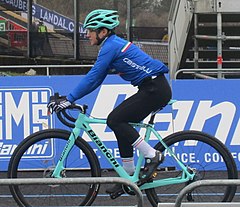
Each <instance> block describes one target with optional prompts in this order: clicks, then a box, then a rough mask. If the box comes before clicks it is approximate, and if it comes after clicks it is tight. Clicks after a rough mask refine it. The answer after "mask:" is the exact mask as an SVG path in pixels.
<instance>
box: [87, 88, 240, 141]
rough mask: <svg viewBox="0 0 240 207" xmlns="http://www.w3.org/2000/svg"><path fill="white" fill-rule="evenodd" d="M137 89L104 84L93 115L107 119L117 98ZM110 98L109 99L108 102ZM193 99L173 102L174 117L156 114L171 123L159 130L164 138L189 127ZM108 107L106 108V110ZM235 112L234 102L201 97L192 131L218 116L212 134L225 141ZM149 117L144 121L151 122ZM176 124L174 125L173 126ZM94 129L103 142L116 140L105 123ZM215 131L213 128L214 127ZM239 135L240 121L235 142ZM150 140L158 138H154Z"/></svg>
mask: <svg viewBox="0 0 240 207" xmlns="http://www.w3.org/2000/svg"><path fill="white" fill-rule="evenodd" d="M136 90H137V89H136V88H134V87H132V86H131V85H130V84H129V85H128V84H126V85H125V84H124V85H123V84H121V85H117V84H111V85H107V84H106V85H102V87H101V89H100V91H99V94H98V96H97V99H96V102H95V103H94V106H93V109H92V115H93V116H95V117H102V118H106V117H107V116H108V114H109V113H110V112H111V110H112V109H114V108H115V106H116V102H117V100H118V98H119V97H120V96H121V95H123V96H125V97H124V99H126V98H127V97H129V96H131V95H132V94H133V93H135V92H136ZM106 100H107V102H106ZM193 104H194V100H188V101H177V102H176V103H174V104H173V105H172V109H173V110H174V111H176V113H175V117H174V120H172V113H171V112H168V113H164V112H160V113H158V114H157V115H156V117H155V123H160V124H161V123H169V125H168V128H167V129H165V130H163V131H159V133H160V134H161V135H162V137H165V136H167V135H169V134H171V133H173V131H175V132H177V131H182V130H184V129H186V125H187V123H188V122H189V117H190V114H192V113H194V112H193V110H195V109H193ZM106 109H107V110H106ZM235 114H236V107H235V105H234V104H233V103H231V102H226V101H224V102H221V103H218V104H215V105H213V101H212V100H202V101H199V104H198V106H197V109H196V113H195V114H194V115H193V118H192V123H191V126H190V127H188V129H190V130H198V131H202V130H203V127H204V126H205V125H206V122H207V121H208V120H210V119H211V118H214V117H217V116H219V117H220V118H219V119H218V120H219V123H218V125H217V129H216V133H215V134H212V135H213V136H216V137H217V138H218V139H219V140H221V141H222V142H223V143H226V140H227V137H228V136H229V132H230V129H231V127H232V125H233V118H234V116H235ZM148 120H149V117H147V118H146V119H145V120H144V121H148ZM173 125H174V127H173ZM91 126H92V127H93V129H94V131H95V132H96V133H97V135H98V136H99V137H101V138H102V140H103V141H113V140H116V139H115V136H114V134H113V133H112V132H111V130H110V129H109V130H106V126H105V125H102V124H92V125H91ZM213 131H214V130H213ZM144 132H145V130H140V134H141V136H143V135H144ZM239 134H240V121H238V124H237V127H236V128H235V129H234V137H233V139H232V140H231V144H232V145H240V139H239V138H238V135H239ZM83 137H84V139H86V140H88V141H89V138H88V137H87V135H86V134H84V135H83ZM151 139H156V138H155V137H151ZM196 145H197V142H186V143H185V146H196Z"/></svg>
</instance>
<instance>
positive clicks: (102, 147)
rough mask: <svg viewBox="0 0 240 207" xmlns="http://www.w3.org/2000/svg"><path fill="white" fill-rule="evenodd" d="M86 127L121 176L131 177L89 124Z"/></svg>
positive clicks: (86, 130)
mask: <svg viewBox="0 0 240 207" xmlns="http://www.w3.org/2000/svg"><path fill="white" fill-rule="evenodd" d="M85 126H86V128H85V129H84V131H85V132H86V133H87V134H88V136H89V137H90V139H91V140H92V141H93V142H94V143H95V145H96V146H97V147H98V149H99V150H100V151H101V153H102V154H103V155H104V156H105V157H106V159H107V160H108V162H109V163H110V164H111V165H112V167H113V168H114V169H115V170H116V172H117V173H118V174H119V176H120V177H124V178H130V176H129V175H128V174H127V172H126V171H125V170H124V169H123V167H122V166H121V165H120V164H119V162H118V161H117V160H116V159H115V158H114V157H113V155H112V153H111V152H110V151H109V150H108V148H107V147H106V146H105V144H104V143H103V142H102V141H101V139H100V138H99V137H98V136H97V135H96V134H95V132H94V131H93V130H92V129H91V127H90V126H89V125H85Z"/></svg>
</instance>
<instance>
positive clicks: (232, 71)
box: [174, 68, 240, 80]
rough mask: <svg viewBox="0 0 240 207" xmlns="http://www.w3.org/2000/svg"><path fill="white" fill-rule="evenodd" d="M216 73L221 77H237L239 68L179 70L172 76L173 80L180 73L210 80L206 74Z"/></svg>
mask: <svg viewBox="0 0 240 207" xmlns="http://www.w3.org/2000/svg"><path fill="white" fill-rule="evenodd" d="M218 72H221V73H222V74H223V75H224V74H232V75H234V74H235V75H236V74H237V75H239V72H240V68H222V69H218V68H199V69H185V68H184V69H179V70H178V71H176V73H175V75H174V79H175V80H176V79H177V76H178V75H179V74H180V73H183V74H184V73H185V74H187V73H188V74H199V73H201V74H200V75H202V76H204V75H205V77H202V78H209V79H212V77H210V76H207V74H216V75H217V74H218ZM223 77H224V76H223Z"/></svg>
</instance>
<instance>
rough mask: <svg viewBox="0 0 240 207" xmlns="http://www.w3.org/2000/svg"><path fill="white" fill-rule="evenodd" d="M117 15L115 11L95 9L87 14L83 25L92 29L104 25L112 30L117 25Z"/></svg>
mask: <svg viewBox="0 0 240 207" xmlns="http://www.w3.org/2000/svg"><path fill="white" fill-rule="evenodd" d="M118 17H119V15H118V12H117V11H114V10H105V9H97V10H94V11H92V12H90V13H89V14H88V15H87V17H86V19H85V21H84V24H83V27H84V28H86V29H93V30H96V29H98V28H101V27H105V28H107V29H109V30H112V29H114V28H115V27H117V26H118V25H119V20H118Z"/></svg>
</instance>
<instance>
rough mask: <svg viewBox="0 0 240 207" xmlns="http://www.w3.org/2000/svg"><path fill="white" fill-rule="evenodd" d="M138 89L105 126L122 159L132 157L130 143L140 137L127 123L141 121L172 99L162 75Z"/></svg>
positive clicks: (117, 108) (112, 113)
mask: <svg viewBox="0 0 240 207" xmlns="http://www.w3.org/2000/svg"><path fill="white" fill-rule="evenodd" d="M138 89H139V90H138V92H137V93H136V94H134V95H132V96H131V97H129V98H128V99H126V100H125V101H123V102H122V103H121V104H120V105H119V106H117V107H116V108H115V109H114V110H113V111H112V112H111V113H110V114H109V116H108V118H107V125H108V126H109V127H110V128H111V129H112V130H113V132H114V133H115V136H116V138H117V141H118V146H119V150H120V155H121V157H122V158H126V157H133V147H132V143H134V142H135V141H136V140H137V139H138V138H139V136H140V135H139V133H138V132H137V131H136V130H135V129H134V128H133V127H132V126H130V125H129V124H128V123H129V122H140V121H142V120H143V119H144V118H146V117H147V116H148V115H149V114H150V113H151V112H153V111H156V110H158V109H161V108H162V107H164V106H166V105H167V103H168V102H169V100H170V99H171V97H172V92H171V88H170V86H169V84H168V81H167V80H166V78H165V76H164V75H160V76H158V77H156V78H155V79H153V80H148V81H144V82H143V83H142V84H141V85H140V86H139V87H138Z"/></svg>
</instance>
